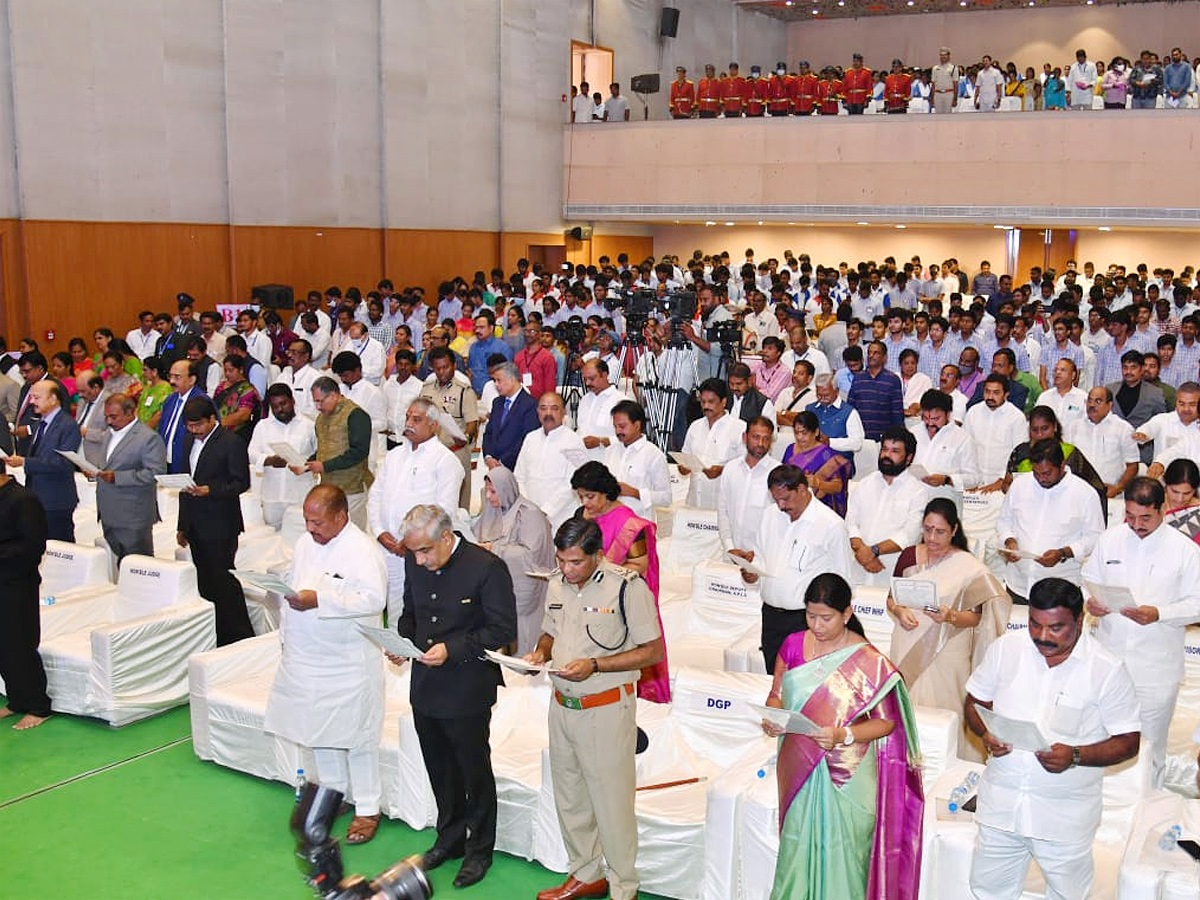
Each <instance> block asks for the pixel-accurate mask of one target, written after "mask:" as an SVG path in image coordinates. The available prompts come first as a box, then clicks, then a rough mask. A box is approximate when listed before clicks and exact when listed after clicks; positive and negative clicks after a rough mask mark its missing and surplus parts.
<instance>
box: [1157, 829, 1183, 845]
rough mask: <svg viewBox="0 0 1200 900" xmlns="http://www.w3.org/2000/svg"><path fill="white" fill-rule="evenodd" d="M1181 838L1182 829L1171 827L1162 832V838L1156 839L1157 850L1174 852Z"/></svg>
mask: <svg viewBox="0 0 1200 900" xmlns="http://www.w3.org/2000/svg"><path fill="white" fill-rule="evenodd" d="M1181 837H1183V829H1182V828H1180V827H1179V826H1178V825H1172V826H1171V827H1170V828H1168V829H1167V830H1166V831H1164V832H1163V835H1162V837H1160V838H1159V839H1158V849H1159V850H1174V849H1175V845H1176V844H1177V843H1179V839H1180V838H1181Z"/></svg>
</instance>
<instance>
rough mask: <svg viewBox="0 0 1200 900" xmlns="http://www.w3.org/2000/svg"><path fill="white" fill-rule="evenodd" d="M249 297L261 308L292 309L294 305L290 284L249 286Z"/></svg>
mask: <svg viewBox="0 0 1200 900" xmlns="http://www.w3.org/2000/svg"><path fill="white" fill-rule="evenodd" d="M250 297H251V298H252V299H253V300H254V302H255V303H257V304H258V305H259V306H261V307H262V308H263V309H293V308H295V306H296V302H295V298H294V297H293V295H292V286H291V285H290V284H260V285H257V286H255V287H252V288H250Z"/></svg>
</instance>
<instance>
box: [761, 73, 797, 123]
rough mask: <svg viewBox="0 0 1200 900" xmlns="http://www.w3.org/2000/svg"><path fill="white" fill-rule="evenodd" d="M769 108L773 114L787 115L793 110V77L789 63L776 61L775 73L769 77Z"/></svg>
mask: <svg viewBox="0 0 1200 900" xmlns="http://www.w3.org/2000/svg"><path fill="white" fill-rule="evenodd" d="M767 109H769V110H770V111H771V115H772V116H786V115H788V113H790V112H791V111H792V77H791V76H790V75H788V73H787V63H782V62H780V63H776V64H775V74H774V75H772V76H771V77H770V78H769V79H767Z"/></svg>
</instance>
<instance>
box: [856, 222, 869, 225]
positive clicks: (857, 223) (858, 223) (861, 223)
mask: <svg viewBox="0 0 1200 900" xmlns="http://www.w3.org/2000/svg"><path fill="white" fill-rule="evenodd" d="M854 224H855V225H870V224H871V223H870V222H855V223H854Z"/></svg>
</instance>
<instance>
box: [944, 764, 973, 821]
mask: <svg viewBox="0 0 1200 900" xmlns="http://www.w3.org/2000/svg"><path fill="white" fill-rule="evenodd" d="M978 784H979V773H978V772H970V773H969V774H968V775H967V777H966V778H964V779H963V780H962V781H961V782H959V784H958V785H957V786H956V787H955V788H954V790H952V791H951V792H950V802H949V803H948V804H947V806H948V808H949V810H950V812H958V811H959V810H960V809H961V808H962V805H963V804H964V803H966V802H967V799H968V798H969V797H970V796H971V794H973V793H974V792H975V788H976V786H977V785H978Z"/></svg>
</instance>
